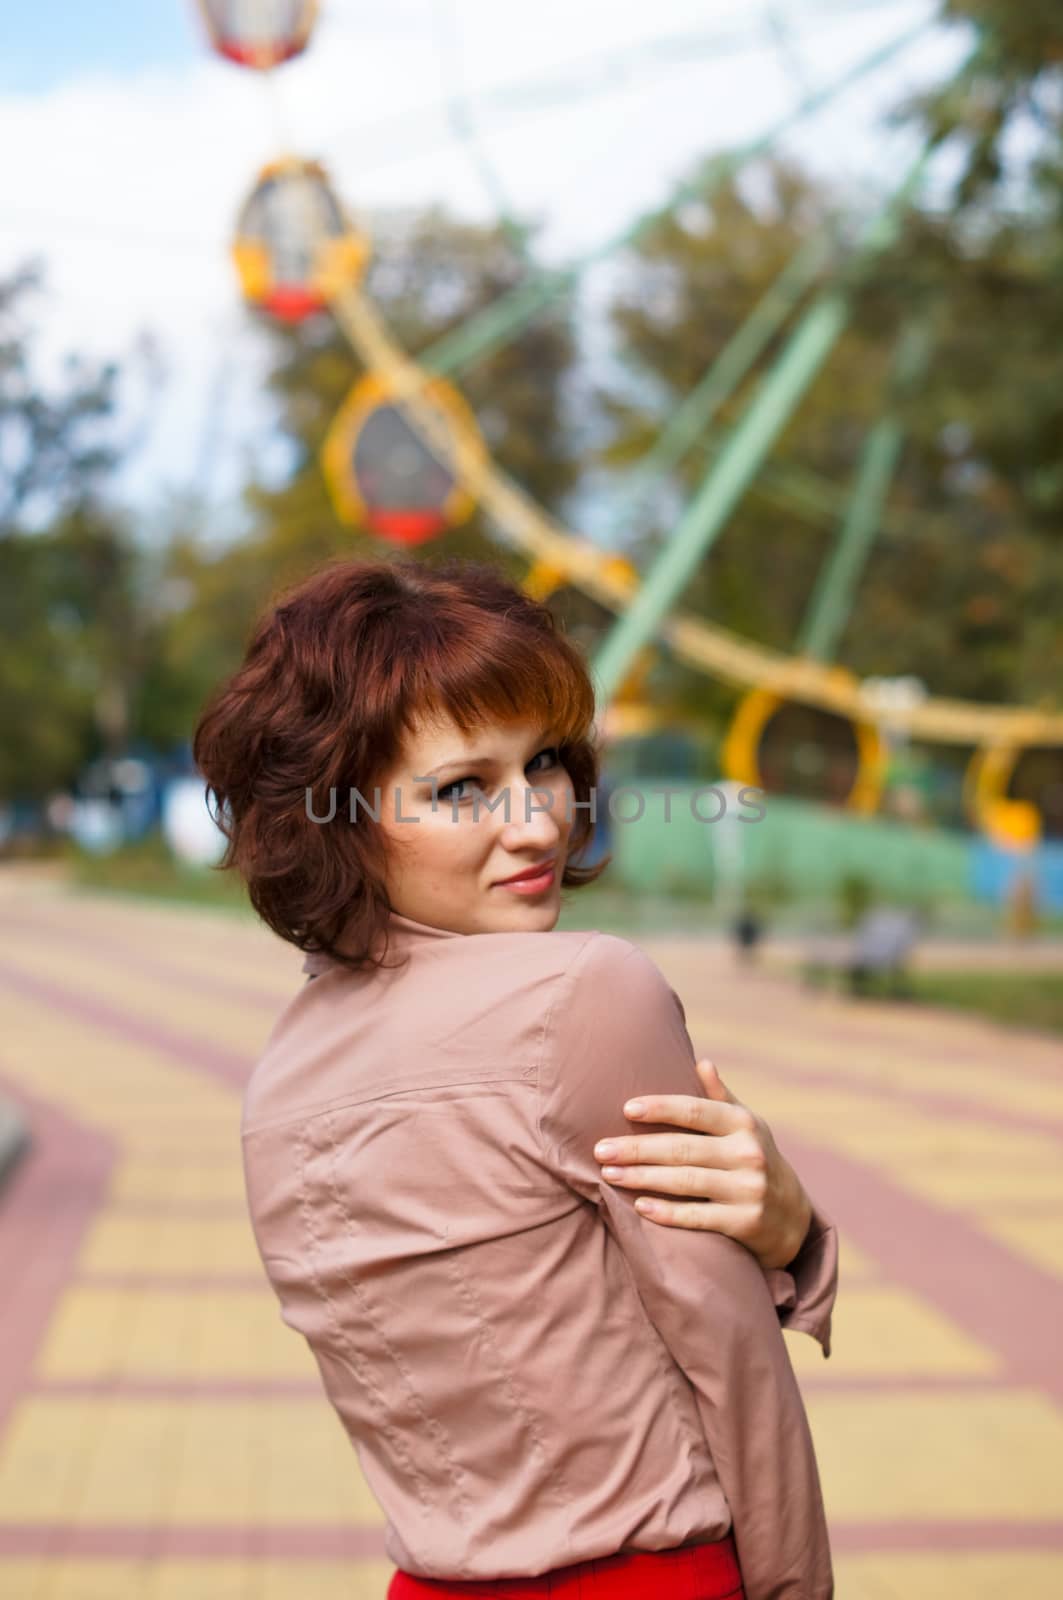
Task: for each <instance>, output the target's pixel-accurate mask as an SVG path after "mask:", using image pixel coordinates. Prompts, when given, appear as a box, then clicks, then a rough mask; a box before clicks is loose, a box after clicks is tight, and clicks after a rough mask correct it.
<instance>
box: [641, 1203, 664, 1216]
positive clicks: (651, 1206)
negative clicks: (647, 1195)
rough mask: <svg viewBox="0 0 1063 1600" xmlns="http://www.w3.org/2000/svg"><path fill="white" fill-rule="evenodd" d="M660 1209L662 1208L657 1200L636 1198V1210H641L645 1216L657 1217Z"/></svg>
mask: <svg viewBox="0 0 1063 1600" xmlns="http://www.w3.org/2000/svg"><path fill="white" fill-rule="evenodd" d="M660 1209H661V1208H660V1206H659V1205H658V1204H657V1202H656V1200H636V1201H635V1210H636V1211H641V1212H642V1214H643V1216H645V1217H656V1216H657V1215H658V1214H659V1212H660Z"/></svg>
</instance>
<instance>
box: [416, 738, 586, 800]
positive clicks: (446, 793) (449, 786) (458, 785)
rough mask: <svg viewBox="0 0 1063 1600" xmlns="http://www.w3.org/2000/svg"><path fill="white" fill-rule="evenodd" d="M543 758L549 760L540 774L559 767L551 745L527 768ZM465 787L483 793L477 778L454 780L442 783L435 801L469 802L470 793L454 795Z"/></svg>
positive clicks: (556, 753) (558, 756)
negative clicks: (474, 788) (545, 757)
mask: <svg viewBox="0 0 1063 1600" xmlns="http://www.w3.org/2000/svg"><path fill="white" fill-rule="evenodd" d="M543 756H548V757H549V758H550V759H549V760H548V761H547V763H546V766H545V767H540V768H539V771H540V772H546V771H549V769H550V768H551V767H556V766H558V765H560V761H561V753H560V751H559V750H558V747H557V746H556V745H553V744H551V745H547V747H546V749H545V750H540V751H539V752H538V753H537V754H536V755H534V756H532V758H531V760H530V761H529V762H528V766H529V767H531V766H534V765H535V763H536V762H537V761H539V760H541V759H542V757H543ZM466 785H470V786H473V787H475V786H477V785H479V787H480V792H481V794H482V793H484V789H483V785H482V784H480V782H479V779H478V778H454V779H452V780H451V782H450V783H444V784H442V785H441V787H440V788H438V789H437V790H436V799H437V800H446V801H447V802H450V801H451V800H452V799H456V800H457V801H458V802H459V804H460V802H461V801H462V800H471V799H472V798H473V796H472V794H471V793H470V794H457V795H455V794H454V790H456V789H464V788H465V787H466Z"/></svg>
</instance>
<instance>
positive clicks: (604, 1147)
mask: <svg viewBox="0 0 1063 1600" xmlns="http://www.w3.org/2000/svg"><path fill="white" fill-rule="evenodd" d="M594 1153H595V1155H596V1156H597V1157H598V1158H599V1160H601V1161H608V1160H609V1158H610V1157H611V1156H615V1155H616V1145H615V1144H613V1143H612V1142H611V1141H610V1140H609V1139H603V1140H602V1142H601V1144H596V1145H595V1147H594Z"/></svg>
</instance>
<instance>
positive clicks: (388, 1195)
mask: <svg viewBox="0 0 1063 1600" xmlns="http://www.w3.org/2000/svg"><path fill="white" fill-rule="evenodd" d="M593 711H594V696H593V691H592V686H591V683H590V680H589V677H588V674H587V670H586V668H585V666H584V664H583V661H582V659H581V657H580V656H579V654H578V653H577V652H576V651H575V650H574V649H573V648H572V646H571V645H570V644H569V643H568V641H567V640H566V639H564V637H563V636H561V635H560V634H559V633H558V632H557V630H556V627H555V624H554V621H553V618H552V615H551V613H550V612H549V610H548V609H547V608H546V607H545V606H543V605H541V604H540V603H538V602H535V601H533V600H531V599H529V598H528V597H527V596H525V595H523V594H522V593H521V592H520V591H519V590H518V589H516V588H514V587H513V586H512V585H511V584H510V583H508V582H507V581H506V580H505V579H504V578H503V577H502V576H501V575H500V574H498V573H496V572H494V571H493V570H491V569H490V568H487V567H484V566H476V565H474V564H471V563H462V562H456V561H453V560H451V561H448V562H445V563H444V564H443V565H441V566H438V567H436V568H428V567H425V566H423V565H420V564H416V563H410V562H396V563H392V564H385V563H362V562H344V563H338V564H336V565H334V566H332V567H330V568H328V569H326V570H325V571H324V572H321V573H319V574H318V575H317V576H315V577H313V578H311V579H310V580H309V581H308V582H306V583H304V584H303V585H302V586H301V587H299V588H298V589H296V590H295V591H294V592H293V593H291V594H289V595H288V596H287V597H286V598H285V599H284V600H283V602H282V603H280V604H279V605H278V606H277V607H276V608H275V609H274V610H272V611H271V612H270V613H269V614H267V615H266V617H265V618H264V619H263V620H262V621H261V622H260V624H259V626H258V628H257V630H256V632H255V634H254V637H253V639H252V642H251V644H250V647H249V649H248V653H247V657H246V660H245V662H244V664H243V666H242V667H241V668H240V670H239V671H238V672H237V673H236V674H235V676H234V677H233V678H232V680H231V681H230V682H229V683H228V684H227V685H225V686H224V687H223V688H222V690H221V691H220V692H219V693H218V695H217V696H216V697H215V699H214V701H213V703H212V704H211V706H210V707H209V708H208V709H207V711H206V713H205V714H204V716H203V718H202V720H201V722H200V725H199V728H198V729H197V733H196V739H195V746H194V748H195V755H196V759H197V761H198V763H199V765H200V768H201V770H202V771H203V773H204V774H205V776H206V779H207V782H208V785H209V787H210V790H211V791H212V793H213V795H214V797H215V799H216V801H217V802H218V804H219V819H220V820H221V821H222V823H223V825H224V826H225V828H226V831H227V833H228V836H229V848H228V851H227V853H226V857H225V862H224V864H225V865H226V866H235V867H236V868H237V869H238V870H239V871H240V872H241V873H242V874H243V875H244V876H245V878H246V880H247V883H248V886H249V891H250V895H251V899H252V902H253V903H254V905H255V907H256V909H257V910H258V912H259V913H260V915H261V916H262V917H263V918H264V919H265V921H266V922H267V923H268V924H269V925H270V926H271V927H272V928H273V929H274V930H275V931H276V932H277V933H279V934H280V935H281V937H283V938H286V939H288V940H290V941H291V942H292V943H294V944H296V945H298V946H299V947H300V948H301V949H303V950H304V951H307V952H308V960H307V962H306V970H307V971H308V972H310V974H311V976H312V978H313V981H312V982H308V983H306V984H305V985H304V986H303V988H302V990H301V991H300V992H299V993H298V994H297V995H296V996H295V998H294V999H293V1000H292V1001H291V1003H290V1004H289V1005H288V1007H287V1009H286V1010H285V1011H284V1013H283V1014H282V1016H281V1017H280V1018H279V1020H278V1021H277V1023H276V1025H275V1027H274V1029H273V1032H272V1033H271V1035H270V1038H269V1040H268V1042H267V1045H266V1048H265V1050H264V1052H263V1054H262V1056H261V1058H260V1060H259V1062H258V1064H257V1066H256V1069H255V1072H254V1074H253V1077H252V1079H251V1081H250V1083H249V1085H248V1088H247V1091H246V1094H245V1099H244V1109H243V1149H244V1170H245V1176H246V1182H247V1192H248V1200H249V1205H250V1210H251V1216H252V1221H253V1225H254V1230H255V1235H256V1238H257V1241H258V1245H259V1249H260V1252H261V1255H262V1259H263V1263H264V1265H265V1268H266V1271H267V1273H268V1275H269V1277H270V1280H271V1282H272V1284H273V1286H274V1289H275V1291H276V1293H277V1295H278V1298H279V1300H280V1305H281V1314H282V1316H283V1318H284V1320H285V1321H287V1322H288V1323H289V1324H290V1325H291V1326H292V1327H294V1328H297V1329H298V1330H299V1331H300V1332H302V1333H303V1334H304V1336H305V1337H306V1339H307V1341H308V1343H309V1345H310V1347H311V1349H312V1350H313V1352H314V1355H315V1357H316V1359H317V1362H318V1365H319V1367H320V1370H321V1374H322V1378H323V1380H324V1384H325V1388H326V1391H327V1392H328V1394H329V1397H330V1398H331V1400H332V1402H333V1404H334V1406H335V1407H336V1409H337V1411H338V1413H339V1415H340V1417H341V1419H342V1421H343V1423H344V1425H345V1427H346V1429H347V1431H348V1434H349V1436H350V1438H351V1440H352V1443H353V1444H354V1446H355V1448H356V1450H357V1452H358V1456H359V1460H360V1463H361V1466H362V1470H363V1473H364V1475H365V1478H366V1480H367V1482H368V1484H369V1487H370V1488H371V1490H372V1491H373V1493H374V1494H375V1495H376V1497H377V1499H378V1500H379V1502H380V1504H381V1506H382V1508H383V1510H384V1512H385V1514H386V1517H387V1532H386V1548H387V1550H388V1554H389V1555H390V1556H391V1558H392V1559H393V1560H394V1561H395V1563H396V1565H397V1567H398V1568H399V1571H398V1572H397V1573H396V1574H395V1577H394V1578H393V1580H392V1584H391V1588H390V1590H389V1597H390V1600H415V1597H418V1596H427V1595H429V1594H431V1595H440V1594H443V1595H458V1594H461V1595H466V1594H468V1595H472V1594H483V1595H491V1596H503V1595H504V1596H509V1595H517V1594H520V1595H548V1594H549V1595H553V1596H561V1595H572V1596H577V1595H578V1596H580V1597H588V1596H592V1595H593V1596H603V1597H618V1596H627V1595H635V1594H638V1595H640V1596H649V1597H653V1596H661V1597H662V1600H716V1597H721V1600H722V1597H724V1596H727V1597H736V1596H741V1595H743V1594H744V1596H745V1597H746V1600H782V1597H787V1600H826V1597H829V1596H830V1595H831V1594H832V1593H833V1586H832V1580H831V1568H830V1553H829V1548H828V1543H827V1536H826V1529H825V1525H824V1518H823V1508H822V1502H821V1498H820V1491H819V1483H818V1478H817V1473H816V1465H815V1459H814V1455H813V1452H812V1446H811V1441H810V1438H809V1434H808V1429H807V1424H806V1421H805V1416H804V1412H803V1409H802V1405H801V1401H800V1397H799V1394H798V1392H797V1388H796V1384H795V1381H794V1377H793V1373H792V1371H791V1368H790V1364H789V1359H788V1356H787V1353H786V1350H785V1348H784V1344H783V1339H782V1333H781V1330H780V1316H781V1317H782V1319H783V1321H786V1320H787V1319H789V1322H790V1325H792V1326H802V1327H806V1328H808V1329H809V1330H810V1331H812V1332H813V1333H814V1334H815V1335H816V1336H817V1337H818V1338H819V1339H820V1340H821V1342H822V1343H823V1346H824V1350H826V1348H827V1338H828V1329H829V1313H830V1307H831V1303H832V1300H833V1294H834V1275H835V1259H836V1257H835V1242H834V1236H833V1230H832V1229H831V1228H830V1226H829V1224H826V1223H824V1222H823V1221H822V1219H813V1227H812V1229H811V1230H809V1233H810V1237H809V1239H808V1240H807V1241H806V1246H805V1248H804V1249H803V1250H802V1251H801V1253H800V1255H801V1256H804V1257H805V1260H804V1261H801V1260H800V1256H799V1259H798V1262H795V1263H794V1271H793V1272H792V1273H786V1272H782V1271H779V1270H772V1268H776V1269H777V1268H778V1265H779V1260H784V1259H787V1257H785V1256H780V1257H779V1260H773V1259H772V1253H773V1252H774V1251H775V1250H777V1249H779V1248H780V1245H779V1238H778V1236H777V1235H776V1236H775V1237H769V1236H766V1235H762V1236H761V1237H760V1238H759V1239H756V1240H754V1241H753V1243H754V1244H755V1245H757V1246H759V1251H760V1252H761V1253H762V1258H761V1259H758V1256H757V1255H754V1253H753V1249H751V1248H747V1244H746V1243H742V1242H739V1239H738V1238H737V1237H736V1238H729V1237H726V1233H725V1232H724V1231H721V1229H726V1231H729V1232H731V1233H734V1234H736V1235H740V1234H742V1233H743V1232H746V1233H752V1234H755V1233H756V1232H757V1229H758V1227H760V1225H761V1224H762V1223H763V1221H764V1220H765V1219H764V1216H763V1215H758V1216H757V1217H756V1218H755V1219H754V1218H751V1217H750V1216H749V1215H746V1216H745V1217H744V1220H743V1221H737V1220H736V1218H738V1217H741V1215H742V1208H741V1205H740V1204H738V1203H736V1201H737V1199H738V1196H739V1194H740V1190H741V1184H740V1182H739V1180H740V1179H741V1178H742V1177H743V1173H742V1172H741V1171H735V1170H734V1163H735V1162H739V1163H740V1162H744V1161H746V1159H747V1158H748V1157H749V1155H750V1153H751V1150H752V1149H756V1150H758V1151H759V1152H760V1154H761V1155H762V1157H763V1162H762V1164H766V1165H767V1166H768V1167H769V1169H770V1170H771V1172H772V1174H773V1177H774V1178H776V1179H777V1178H778V1176H779V1174H780V1173H783V1174H785V1171H786V1169H785V1168H784V1167H783V1165H782V1163H781V1161H780V1159H779V1158H778V1157H777V1154H776V1153H775V1152H774V1147H773V1146H772V1145H771V1142H770V1135H767V1133H766V1130H763V1129H762V1128H758V1125H757V1124H756V1123H755V1121H754V1119H752V1117H751V1116H750V1115H749V1113H747V1112H746V1111H745V1109H744V1108H742V1107H739V1106H737V1105H736V1104H734V1103H732V1102H730V1100H729V1097H727V1096H726V1091H723V1090H722V1086H719V1085H718V1084H717V1082H715V1081H714V1080H713V1079H712V1078H711V1076H707V1078H706V1084H707V1086H708V1087H709V1088H710V1090H711V1091H712V1095H713V1098H701V1097H699V1088H700V1085H699V1080H698V1077H697V1075H696V1073H695V1070H694V1052H693V1049H692V1047H691V1043H690V1039H689V1036H688V1034H687V1032H686V1028H685V1026H684V1023H685V1017H684V1013H683V1008H682V1005H681V1003H680V1001H679V999H678V997H677V996H676V995H675V994H674V992H673V991H672V990H671V989H670V988H669V986H668V984H667V983H666V981H665V979H664V978H663V976H662V975H661V973H660V972H659V970H658V969H657V968H656V966H654V964H653V963H652V962H651V961H650V960H649V959H648V958H647V957H646V956H645V955H644V954H643V953H642V952H641V951H640V950H639V949H637V947H636V946H634V945H632V944H630V943H629V942H628V941H627V940H625V939H619V938H615V937H613V936H611V935H607V934H602V933H597V932H589V933H588V932H568V931H565V932H561V931H557V930H556V929H555V923H556V921H557V918H558V915H559V912H560V909H561V890H562V887H563V886H566V887H570V888H572V889H575V888H578V887H579V886H580V885H582V884H585V883H588V882H590V881H592V880H593V879H594V878H596V877H597V876H598V875H599V874H600V872H601V871H602V868H603V866H604V863H601V864H599V865H598V866H595V867H586V866H580V865H579V857H580V854H581V852H582V851H583V850H584V848H585V846H586V843H587V841H588V839H589V837H590V834H591V828H592V815H591V805H592V802H593V797H594V789H595V784H596V779H597V761H596V754H595V750H594V746H593V743H592V739H591V732H592V725H593ZM662 1094H663V1095H664V1096H667V1097H669V1098H668V1100H667V1102H666V1103H664V1104H662V1102H661V1100H660V1099H659V1098H656V1097H658V1096H660V1095H662ZM651 1095H652V1096H654V1097H655V1098H654V1101H653V1103H652V1104H651V1105H650V1110H651V1111H655V1112H657V1113H667V1111H668V1110H674V1109H676V1106H677V1102H676V1101H674V1100H672V1099H671V1097H673V1096H678V1097H680V1098H679V1101H678V1107H679V1109H680V1110H681V1112H682V1113H684V1114H685V1117H686V1121H687V1125H696V1123H695V1121H694V1118H693V1117H692V1116H691V1115H690V1107H691V1106H693V1107H694V1108H695V1109H697V1108H699V1107H703V1108H711V1110H712V1112H713V1113H714V1114H715V1115H716V1118H717V1120H716V1122H715V1124H714V1126H715V1127H716V1128H718V1129H720V1130H722V1132H723V1137H722V1138H721V1137H719V1136H718V1135H717V1137H715V1138H712V1137H709V1138H706V1139H705V1140H704V1141H703V1142H704V1143H706V1144H710V1145H714V1146H716V1147H717V1149H718V1151H719V1150H722V1148H723V1146H724V1145H725V1144H728V1143H729V1142H730V1146H731V1150H732V1166H731V1169H730V1170H728V1167H727V1164H726V1161H725V1162H724V1165H723V1167H722V1169H721V1166H720V1164H719V1157H717V1159H716V1160H714V1159H712V1158H710V1159H709V1161H708V1162H707V1163H706V1164H705V1166H704V1168H701V1169H699V1172H701V1173H702V1176H701V1177H700V1186H699V1189H698V1190H697V1191H696V1192H699V1193H704V1194H706V1195H708V1196H710V1197H712V1196H715V1203H714V1204H706V1202H705V1201H701V1202H700V1204H701V1206H702V1208H703V1212H704V1215H703V1216H702V1217H701V1218H699V1219H698V1220H699V1221H702V1222H705V1223H707V1225H705V1226H701V1227H698V1226H690V1225H689V1223H690V1221H691V1220H692V1219H690V1218H689V1217H684V1216H681V1215H680V1216H676V1217H674V1218H673V1219H672V1220H673V1221H674V1222H676V1223H678V1224H680V1225H678V1226H658V1225H657V1224H656V1222H654V1221H653V1220H651V1219H650V1218H648V1217H645V1218H644V1217H643V1216H641V1215H640V1212H639V1209H638V1208H637V1202H636V1197H635V1194H634V1193H633V1192H632V1187H631V1186H626V1185H625V1184H624V1183H623V1182H622V1181H617V1182H613V1181H610V1180H609V1179H607V1178H605V1177H603V1174H602V1172H601V1170H600V1168H599V1163H598V1161H597V1160H596V1158H595V1155H594V1151H593V1147H594V1143H595V1140H596V1139H598V1138H599V1136H601V1135H606V1136H613V1137H617V1138H623V1137H624V1136H625V1135H627V1134H628V1128H629V1123H628V1121H627V1119H626V1118H624V1117H623V1114H622V1112H621V1106H622V1104H623V1103H624V1102H625V1101H627V1100H629V1099H630V1098H632V1097H634V1096H638V1097H641V1098H644V1099H648V1097H649V1096H651ZM642 1126H643V1127H644V1128H645V1127H646V1126H649V1127H650V1128H651V1129H652V1130H653V1132H652V1134H651V1135H649V1136H646V1135H640V1139H645V1140H646V1142H647V1143H649V1140H650V1139H651V1138H656V1139H658V1140H660V1139H661V1138H662V1137H666V1136H665V1135H663V1134H662V1131H661V1125H660V1124H652V1123H651V1124H647V1123H646V1121H645V1119H644V1120H643V1123H642ZM758 1133H759V1135H760V1137H759V1138H756V1136H757V1135H758ZM754 1141H755V1142H754ZM683 1142H684V1143H685V1144H686V1145H687V1146H689V1145H690V1143H691V1139H690V1136H689V1135H687V1136H686V1138H685V1140H684V1141H683ZM736 1143H737V1149H738V1152H739V1154H738V1155H737V1156H735V1155H734V1154H733V1151H734V1149H735V1146H736ZM632 1153H633V1152H632V1151H631V1149H630V1148H628V1149H627V1150H626V1151H624V1152H622V1155H623V1154H626V1155H628V1156H630V1155H631V1154H632ZM634 1153H635V1154H648V1155H650V1156H655V1157H656V1158H657V1159H658V1160H664V1161H665V1162H668V1161H673V1162H674V1161H675V1160H676V1156H675V1153H674V1151H673V1152H672V1153H670V1154H669V1152H668V1151H667V1150H665V1151H662V1150H660V1149H656V1148H653V1147H651V1148H650V1149H649V1150H648V1151H646V1150H643V1151H641V1152H634ZM687 1165H689V1162H687ZM622 1170H623V1168H622V1166H621V1171H622ZM669 1170H672V1169H669ZM674 1170H675V1174H676V1178H677V1179H680V1180H681V1179H682V1177H683V1174H682V1172H681V1169H680V1168H678V1167H676V1168H675V1169H674ZM640 1175H641V1174H640ZM724 1179H726V1180H729V1182H730V1187H728V1183H727V1182H722V1181H721V1180H724ZM654 1182H655V1184H656V1183H657V1182H658V1179H657V1177H656V1176H654ZM660 1187H662V1188H667V1187H668V1185H667V1184H666V1183H663V1182H662V1183H661V1184H660ZM683 1187H684V1185H683V1183H682V1182H681V1181H680V1182H675V1183H673V1188H674V1189H679V1190H680V1191H681V1190H682V1188H683ZM784 1187H785V1182H784ZM794 1187H795V1188H796V1190H797V1191H798V1192H800V1190H799V1185H796V1181H795V1184H794ZM793 1209H794V1210H795V1211H796V1212H797V1213H798V1214H799V1225H800V1226H807V1222H808V1208H807V1202H806V1201H805V1200H804V1198H803V1195H801V1197H800V1200H799V1201H798V1202H797V1203H796V1204H795V1206H794V1207H793ZM753 1210H754V1211H756V1210H757V1207H756V1206H755V1205H754V1207H753ZM710 1213H711V1217H710V1216H709V1214H710ZM724 1219H726V1220H724ZM768 1220H769V1223H771V1219H770V1218H769V1219H768ZM777 1220H778V1219H777V1218H775V1222H777ZM790 1220H791V1222H792V1218H791V1219H790ZM772 1225H773V1224H772ZM768 1233H769V1234H771V1226H769V1229H768ZM792 1246H793V1236H792V1235H791V1236H790V1244H789V1245H788V1246H787V1247H786V1248H789V1249H790V1251H791V1253H792ZM764 1252H766V1259H765V1258H764V1257H763V1253H764ZM739 1565H740V1568H741V1571H739ZM743 1585H744V1587H743Z"/></svg>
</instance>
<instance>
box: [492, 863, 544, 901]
mask: <svg viewBox="0 0 1063 1600" xmlns="http://www.w3.org/2000/svg"><path fill="white" fill-rule="evenodd" d="M556 871H557V863H556V862H554V861H552V862H551V863H550V865H549V866H548V867H546V868H544V870H543V871H542V872H540V873H538V874H537V875H536V876H535V877H534V878H514V879H511V880H510V881H509V882H508V883H496V884H495V888H496V889H512V890H513V893H514V894H542V893H543V891H544V890H546V889H549V888H552V887H553V882H554V875H555V873H556Z"/></svg>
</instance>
